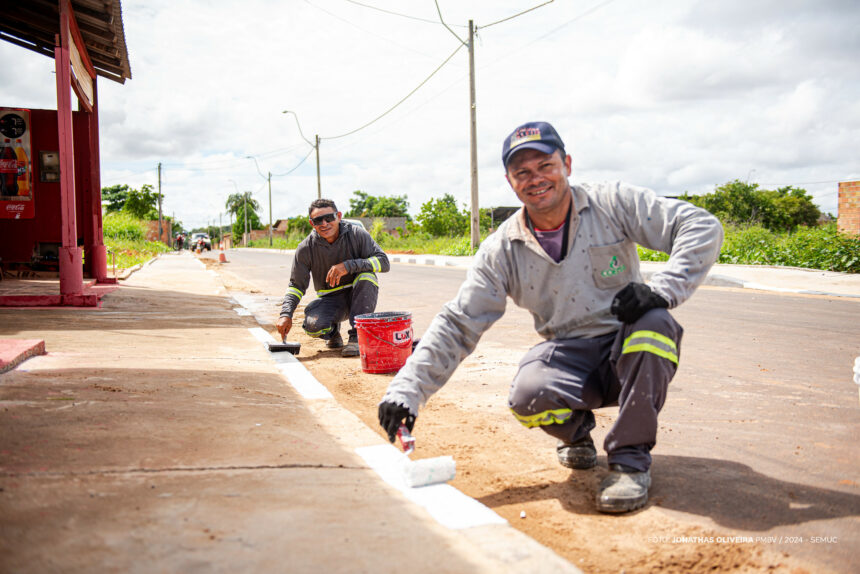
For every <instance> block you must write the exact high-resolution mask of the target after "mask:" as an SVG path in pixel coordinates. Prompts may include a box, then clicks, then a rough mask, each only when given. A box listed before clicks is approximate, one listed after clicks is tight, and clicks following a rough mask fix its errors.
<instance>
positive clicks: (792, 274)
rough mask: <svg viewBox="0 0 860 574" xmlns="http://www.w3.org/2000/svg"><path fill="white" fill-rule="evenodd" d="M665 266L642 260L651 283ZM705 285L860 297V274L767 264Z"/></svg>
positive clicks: (410, 259)
mask: <svg viewBox="0 0 860 574" xmlns="http://www.w3.org/2000/svg"><path fill="white" fill-rule="evenodd" d="M388 258H389V259H390V260H391V261H392V262H394V263H413V264H417V265H437V266H441V267H464V268H468V267H470V266H471V265H472V259H473V258H472V257H469V256H465V257H453V256H445V255H403V254H397V253H389V254H388ZM664 266H665V263H663V262H655V261H642V262H641V269H642V275H643V276H644V277H645V279H646V280H647V279H648V277H650V276H651V275H652V274H653V273H655V272H657V271H659V270H660V269H662V268H663V267H664ZM703 285H713V286H718V287H737V288H743V289H759V290H762V291H775V292H781V293H799V294H811V295H829V296H833V297H858V298H860V274H853V273H837V272H834V271H819V270H817V269H801V268H797V267H775V266H765V265H727V264H719V263H718V264H717V265H714V266H713V267H712V268H711V271H710V273H709V274H708V277H707V278H706V279H705V281H704V283H703Z"/></svg>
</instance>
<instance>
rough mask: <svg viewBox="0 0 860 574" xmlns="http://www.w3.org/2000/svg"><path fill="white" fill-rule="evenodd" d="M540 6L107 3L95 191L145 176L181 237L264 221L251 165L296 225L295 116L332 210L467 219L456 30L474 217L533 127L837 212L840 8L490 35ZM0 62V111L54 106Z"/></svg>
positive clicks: (302, 173)
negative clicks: (121, 71) (512, 146)
mask: <svg viewBox="0 0 860 574" xmlns="http://www.w3.org/2000/svg"><path fill="white" fill-rule="evenodd" d="M540 3H541V1H540V0H499V1H496V2H477V1H472V0H457V1H454V0H439V9H440V10H441V14H442V17H443V18H444V21H445V23H446V24H447V25H448V27H449V28H450V29H449V28H446V27H445V26H443V25H442V24H441V23H440V22H439V14H438V13H437V10H436V4H435V3H434V1H433V0H399V1H396V0H360V1H359V0H245V1H243V2H235V1H233V0H206V1H203V0H123V1H122V7H123V21H124V23H125V35H126V42H127V45H128V51H129V58H130V61H131V69H132V75H133V78H132V79H131V80H130V81H128V82H126V83H125V84H124V85H121V84H117V83H114V82H111V81H109V80H105V79H100V80H99V100H100V106H101V115H100V128H101V161H102V165H101V169H102V185H103V186H107V185H113V184H118V183H126V184H129V185H131V186H132V187H140V186H141V185H143V184H145V183H149V184H152V185H153V186H155V185H156V183H157V171H156V166H157V164H158V163H159V162H161V164H162V170H163V171H162V180H161V181H162V192H163V193H164V196H165V200H164V210H165V212H166V213H168V214H170V213H174V214H175V215H176V217H177V218H178V219H179V220H181V221H182V222H183V223H184V224H185V225H186V227H187V228H191V227H196V226H201V225H205V224H206V223H207V221H211V222H216V223H217V221H218V217H219V213H224V212H225V209H224V202H225V200H226V198H227V196H228V195H229V194H230V193H233V192H235V191H236V190H237V189H238V190H240V191H245V190H249V191H252V192H253V193H254V196H255V197H256V198H257V199H258V201H260V203H261V204H262V205H263V214H262V216H263V220H264V221H268V217H269V209H268V189H267V186H266V179H265V178H264V177H261V175H260V174H259V173H258V168H257V166H259V171H261V172H262V173H264V174H265V173H268V172H271V173H272V175H273V177H272V202H273V206H274V207H273V212H274V218H275V219H278V218H282V217H289V216H293V215H297V214H300V213H306V209H307V205H308V203H309V202H310V201H311V200H313V199H315V198H316V194H317V182H316V163H315V155H314V154H313V148H312V147H311V146H310V145H308V143H306V142H305V141H304V139H303V137H302V136H301V134H300V133H299V129H298V127H297V125H296V121H295V118H296V117H297V118H298V120H299V124H300V126H301V131H302V133H303V134H304V137H305V138H307V139H308V140H311V141H313V140H314V136H315V135H316V134H318V135H319V136H320V138H322V139H321V141H322V143H321V145H320V169H321V172H322V195H323V197H329V198H332V199H334V200H335V201H336V202H337V203H338V205H339V207H342V208H343V210H344V211H346V210H347V209H348V207H349V199H350V198H351V197H352V196H353V191H354V190H362V191H365V192H367V193H369V194H371V195H404V194H405V195H407V197H408V200H409V204H410V211H411V212H412V213H413V214H416V213H418V211H419V209H420V207H421V205H422V204H423V203H425V202H426V201H428V200H429V199H431V198H433V197H438V196H441V195H442V194H445V193H451V194H453V195H454V196H455V197H457V198H458V200H459V201H461V202H462V203H463V204H466V203H468V202H469V197H470V176H469V173H470V171H469V169H470V168H469V84H468V66H469V63H468V51H467V49H466V47H465V46H463V45H462V42H461V40H459V39H458V38H457V36H459V38H461V39H467V38H468V27H467V26H468V21H469V20H470V19H472V20H474V22H475V25H476V26H477V30H478V32H477V40H476V43H475V60H476V89H477V125H478V164H479V165H478V174H479V175H478V178H479V189H480V205H481V206H482V207H491V206H499V205H516V204H517V200H516V197H515V196H514V195H513V192H512V191H511V190H510V188H509V187H508V186H507V183H506V182H505V180H504V172H503V169H502V167H501V160H500V153H501V142H502V139H503V138H504V137H505V136H506V135H507V134H508V133H509V132H510V131H511V130H512V129H513V128H514V127H516V126H517V125H518V124H520V123H523V122H526V121H530V120H538V119H540V120H545V121H549V122H551V123H553V124H554V125H555V127H556V128H557V129H558V131H559V132H560V134H561V135H562V138H563V139H564V140H565V143H566V145H567V149H568V152H569V153H570V154H571V155H572V156H573V165H574V174H573V178H572V180H574V181H598V180H607V179H610V180H615V179H620V180H624V181H628V182H630V183H635V184H638V185H644V186H647V187H651V188H652V189H654V190H656V191H657V192H658V193H659V194H661V195H676V194H679V193H682V192H684V191H688V192H690V193H707V192H709V191H712V190H713V189H714V187H715V186H717V185H720V184H723V183H725V182H728V181H731V180H734V179H740V180H749V181H752V182H757V183H759V184H760V185H761V186H762V187H765V188H775V187H779V186H783V185H795V186H798V187H803V188H805V189H807V190H808V191H809V192H810V193H812V194H813V196H814V197H815V200H816V203H817V204H818V205H819V207H821V208H822V210H824V211H827V212H831V213H833V214H836V204H837V183H838V182H839V181H844V180H851V179H860V152H858V150H860V143H858V136H860V66H858V64H857V62H858V61H860V34H857V30H858V29H860V5H858V3H857V2H856V1H855V0H842V1H837V0H834V1H824V0H819V1H813V0H808V1H803V0H755V1H749V0H721V1H719V2H716V1H712V0H702V1H693V0H652V1H650V2H641V1H637V0H555V1H554V2H552V3H549V4H547V5H545V6H542V7H539V8H537V9H535V10H533V11H531V12H528V13H526V14H523V15H520V16H517V17H515V18H513V19H510V20H505V19H506V18H508V17H509V16H513V15H515V14H517V13H520V12H523V11H525V10H528V9H529V8H531V7H533V6H536V5H539V4H540ZM502 20H505V21H502ZM458 46H461V49H459V51H456V53H455V50H457V48H458ZM452 54H453V56H452ZM450 56H452V57H451V58H450V60H449V61H448V62H447V63H446V64H445V65H444V66H442V67H441V68H439V66H440V65H441V64H442V63H443V62H444V61H445V60H446V59H447V58H449V57H450ZM0 61H3V62H4V65H3V66H2V67H0V105H5V106H18V107H30V108H56V93H55V89H54V85H55V84H54V76H53V60H51V59H49V58H46V57H43V56H40V55H38V54H35V53H32V52H29V51H27V50H24V49H21V48H18V47H16V46H14V45H12V44H9V43H7V42H0ZM12 62H14V65H11V63H12ZM437 68H439V70H438V71H437V72H436V73H435V75H433V76H432V77H431V78H430V79H429V80H427V78H428V77H429V76H431V74H433V72H434V70H436V69H437ZM425 80H427V81H426V83H424V85H423V86H421V88H420V89H418V90H417V91H415V93H414V94H413V95H411V96H410V97H408V98H407V99H405V101H403V103H401V104H400V105H399V106H397V107H396V108H395V109H393V110H392V111H390V113H388V114H387V115H384V117H382V118H381V119H379V120H378V121H375V122H373V120H374V119H376V118H377V117H379V116H380V115H382V114H383V113H385V112H386V111H388V110H390V109H391V108H392V107H393V106H395V105H396V104H397V103H398V102H400V101H401V100H403V99H404V97H406V96H407V95H408V94H409V93H410V92H412V91H413V90H415V88H416V87H418V86H419V84H421V83H422V82H424V81H425ZM284 110H293V111H294V112H295V116H293V115H289V114H283V113H282V112H283V111H284ZM371 122H373V123H371ZM366 124H370V125H368V126H367V127H363V126H365V125H366ZM362 127H363V129H359V128H362ZM356 130H358V131H356ZM351 132H354V133H351ZM249 155H253V156H255V157H256V158H257V165H255V163H254V160H251V159H247V158H246V156H249ZM302 160H304V163H301V162H302ZM297 166H298V167H297ZM287 172H290V173H287ZM223 221H224V223H225V224H226V222H227V216H226V215H225V216H224V218H223Z"/></svg>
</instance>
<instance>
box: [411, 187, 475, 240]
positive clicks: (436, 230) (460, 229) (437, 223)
mask: <svg viewBox="0 0 860 574" xmlns="http://www.w3.org/2000/svg"><path fill="white" fill-rule="evenodd" d="M417 219H418V223H420V224H421V227H422V228H423V229H424V231H426V232H427V233H429V234H431V235H436V236H448V237H457V236H460V235H464V234H465V233H466V232H467V231H469V212H468V211H466V209H465V208H464V209H463V210H462V211H460V210H458V209H457V200H456V199H454V196H453V195H451V194H450V193H446V194H445V195H443V196H442V197H441V198H438V199H431V200H430V201H428V202H427V203H425V204H424V205H422V206H421V213H419V214H418V217H417Z"/></svg>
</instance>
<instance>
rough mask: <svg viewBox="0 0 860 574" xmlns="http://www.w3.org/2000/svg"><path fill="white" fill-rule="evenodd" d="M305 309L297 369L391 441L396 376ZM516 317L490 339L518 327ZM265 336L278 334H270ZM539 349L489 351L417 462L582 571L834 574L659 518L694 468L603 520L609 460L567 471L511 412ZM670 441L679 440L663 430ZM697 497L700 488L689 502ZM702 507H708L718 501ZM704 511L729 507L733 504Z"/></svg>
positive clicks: (430, 408)
mask: <svg viewBox="0 0 860 574" xmlns="http://www.w3.org/2000/svg"><path fill="white" fill-rule="evenodd" d="M204 261H205V262H207V265H208V266H209V267H210V268H212V269H216V270H218V271H219V272H221V277H222V280H223V281H224V283H225V286H226V287H227V288H228V290H234V291H243V292H246V293H257V294H259V293H260V291H259V289H256V288H255V287H254V286H253V285H251V284H249V283H246V282H244V281H243V280H241V279H239V278H238V277H236V276H235V275H233V274H231V273H229V272H227V271H225V270H224V269H223V268H219V266H218V265H217V264H216V263H214V262H211V261H206V260H204ZM511 307H513V306H511ZM303 308H304V305H301V306H300V307H299V310H298V311H297V313H296V315H295V316H294V325H296V326H297V327H296V328H294V329H293V331H292V332H291V334H290V340H292V341H299V342H301V344H302V351H301V354H300V356H299V360H300V361H301V362H302V363H303V364H304V365H305V367H307V368H308V369H309V370H310V371H311V372H312V373H313V374H314V376H315V377H316V378H317V379H318V380H319V381H320V382H321V383H322V384H323V385H325V386H326V387H327V388H328V389H329V390H330V391H331V392H332V394H334V396H335V397H336V399H337V400H338V401H339V402H340V403H341V404H342V405H343V406H345V407H346V408H347V409H349V410H350V411H352V412H353V413H355V414H356V415H357V416H358V417H359V418H360V419H361V420H362V421H363V422H364V423H365V424H367V426H368V427H370V428H371V429H374V430H375V431H376V432H378V433H379V434H380V435H381V436H382V435H384V433H383V432H382V430H381V428H380V427H379V425H378V422H377V414H376V413H377V404H378V402H379V400H380V398H381V397H382V395H383V394H384V392H385V389H386V388H387V386H388V383H389V381H390V380H391V378H392V377H393V375H379V374H367V373H364V372H363V371H362V369H361V365H360V362H359V360H358V359H345V358H342V357H341V356H340V351H333V350H329V349H326V347H325V345H324V342H322V341H319V340H314V339H311V338H309V337H307V336H305V335H304V333H302V332H301V329H300V328H299V326H300V325H301V321H302V319H303V315H302V311H303ZM278 309H279V305H277V302H272V305H271V310H270V312H269V313H268V314H267V315H268V316H267V318H268V320H269V321H270V322H271V323H274V322H275V321H276V319H277V313H278ZM511 311H512V309H511V310H509V312H508V314H507V315H506V317H504V318H503V319H502V320H500V321H499V323H498V324H497V325H496V326H494V329H496V328H500V329H505V328H513V326H512V325H513V322H512V320H511V319H510V318H509V315H511ZM508 321H511V323H510V324H508ZM270 330H271V332H272V333H273V334H274V335H276V332H275V330H274V328H273V327H271V326H270ZM344 338H345V332H344ZM538 340H539V339H538V338H537V335H535V334H534V333H533V332H531V333H526V334H523V336H522V343H521V345H520V346H519V347H517V348H507V347H505V348H502V347H501V346H494V345H492V344H490V345H488V344H485V343H484V342H482V343H481V345H479V347H478V350H477V351H476V352H475V353H474V354H472V355H471V356H470V357H468V358H467V359H466V361H464V362H463V363H462V364H461V366H460V368H459V369H458V370H457V371H456V372H455V374H454V377H453V378H452V379H451V380H450V381H449V383H448V384H447V385H446V386H445V387H444V388H443V389H442V390H441V391H440V392H439V393H437V394H436V395H434V396H433V397H432V398H431V399H430V400H429V402H428V404H427V406H426V407H425V408H424V409H423V410H422V412H421V414H420V416H419V417H418V419H417V422H416V427H415V429H414V435H415V436H416V439H417V448H416V451H415V453H414V454H413V455H412V456H413V459H421V458H429V457H435V456H442V455H451V456H453V457H454V459H455V460H456V463H457V476H456V478H455V479H454V480H453V481H452V482H451V485H452V486H454V487H456V488H458V489H459V490H461V491H462V492H464V493H466V494H467V495H469V496H471V497H473V498H475V499H477V500H478V501H480V502H482V503H483V504H485V505H487V506H489V507H490V508H492V509H493V510H494V511H495V512H497V513H498V514H500V515H501V516H503V517H504V518H505V519H507V520H508V521H509V522H510V524H511V525H513V526H514V527H515V528H517V529H519V530H521V531H522V532H525V533H526V534H528V535H529V536H531V537H532V538H534V539H535V540H537V541H539V542H541V543H542V544H544V545H546V546H548V547H550V548H552V549H553V550H554V551H555V552H557V553H558V554H560V555H561V556H563V557H565V558H566V559H568V560H569V561H570V562H571V563H573V564H575V565H576V566H578V567H579V568H581V569H582V570H583V571H584V572H589V573H610V572H612V573H618V572H626V573H635V572H665V573H682V572H684V573H686V572H751V573H760V572H775V573H791V574H803V573H812V572H816V573H818V572H830V571H831V570H827V569H826V568H823V567H822V566H821V565H820V564H809V563H806V562H804V561H803V560H801V559H799V558H798V557H795V556H792V555H790V554H789V553H787V552H784V551H782V550H781V549H775V548H774V546H775V544H769V543H768V541H767V540H765V541H762V540H756V537H757V536H758V535H760V534H761V533H758V534H756V533H750V532H743V531H737V530H733V529H730V528H726V529H715V528H713V523H710V522H709V521H708V520H707V519H706V518H704V517H702V516H694V515H691V514H687V513H685V514H684V516H683V517H681V516H680V512H679V511H677V510H675V509H674V508H672V509H668V508H663V507H661V501H662V499H664V497H666V496H667V494H668V493H670V492H671V493H672V494H673V496H676V495H677V494H678V493H677V491H676V492H673V489H677V488H688V486H687V485H689V484H694V483H695V482H696V481H697V479H698V477H699V476H700V474H699V473H701V472H702V471H703V470H704V468H703V467H702V466H698V467H697V466H696V465H695V464H685V463H687V462H688V461H687V459H684V462H680V463H679V464H678V465H674V466H673V467H672V468H671V471H669V470H667V469H666V465H655V467H654V468H653V469H652V473H653V482H654V486H653V487H652V488H651V501H650V502H649V504H648V506H647V507H646V508H644V509H642V510H641V511H637V512H634V513H630V514H627V515H622V516H612V515H604V514H601V513H598V512H597V511H596V510H595V507H594V496H595V492H596V489H597V486H598V484H599V483H600V481H601V479H602V478H603V477H604V476H605V475H606V473H607V470H606V458H605V455H601V456H600V457H599V460H598V466H597V467H596V468H594V469H590V470H587V471H571V470H569V469H566V468H563V467H561V466H560V465H559V464H558V462H557V460H556V455H555V448H554V447H555V440H554V439H552V438H551V437H549V436H547V435H545V434H544V433H542V432H540V431H539V430H537V429H532V430H527V429H524V428H523V427H522V426H521V425H519V423H517V422H516V420H515V419H514V418H513V417H512V416H511V415H510V412H509V410H508V409H507V406H506V405H507V391H508V385H509V382H510V381H511V379H512V378H513V375H514V374H515V372H516V368H517V364H518V361H519V358H520V357H521V356H522V355H523V354H524V353H525V352H526V350H527V349H528V348H530V347H531V346H532V345H534V344H535V343H536V342H538ZM615 411H616V409H612V408H610V409H602V410H600V411H597V412H596V413H595V415H596V418H597V428H596V429H595V431H594V432H593V433H592V435H593V437H594V439H595V443H596V444H597V445H601V444H602V441H603V438H604V436H605V434H606V432H607V431H608V429H609V427H610V426H611V424H612V421H613V420H614V418H615ZM476 417H478V419H479V422H477V424H476ZM663 432H672V429H671V428H661V433H663ZM598 452H601V449H600V448H599V449H598ZM666 458H670V459H671V457H666ZM681 458H682V457H679V460H680V459H681ZM512 463H514V464H512ZM685 466H687V467H688V468H685ZM661 469H662V470H661ZM702 494H703V493H701V492H700V491H698V490H696V489H695V488H694V489H692V491H691V492H690V493H689V494H687V496H692V497H695V496H699V495H702ZM704 496H710V497H711V498H713V494H707V493H705V494H704ZM709 503H715V504H725V505H732V504H736V501H733V500H722V501H720V500H716V501H715V500H710V501H709ZM523 512H524V513H525V517H524V518H523V517H522V513H523Z"/></svg>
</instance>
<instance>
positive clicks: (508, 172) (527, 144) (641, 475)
mask: <svg viewBox="0 0 860 574" xmlns="http://www.w3.org/2000/svg"><path fill="white" fill-rule="evenodd" d="M502 163H503V165H504V167H505V177H506V178H507V180H508V183H509V184H510V185H511V187H512V188H513V190H514V193H515V194H516V195H517V197H518V198H519V200H520V201H521V202H522V203H523V207H522V209H520V210H519V211H517V213H516V214H514V215H513V216H512V217H510V218H509V219H508V220H507V221H505V222H504V223H503V224H502V225H500V226H499V229H498V230H497V231H496V233H494V234H493V235H490V236H489V237H488V238H487V239H486V240H485V241H484V242H483V244H482V245H481V247H480V249H479V250H478V253H477V254H476V256H475V260H474V263H473V264H472V267H471V268H470V269H469V272H468V274H467V276H466V280H465V282H464V283H463V284H462V285H461V286H460V290H459V293H458V294H457V296H456V298H454V300H452V301H451V302H449V303H447V304H446V305H445V306H444V308H443V309H442V311H441V312H440V313H439V314H438V315H437V316H436V318H435V319H434V320H433V322H432V324H431V325H430V327H429V329H428V330H427V332H426V333H425V334H424V336H423V337H422V338H421V341H420V343H419V344H418V346H417V348H416V350H415V352H414V353H413V354H412V356H411V357H410V358H409V360H408V361H407V362H406V364H405V365H404V367H403V368H402V369H401V370H400V372H398V373H397V375H396V376H395V377H394V379H393V380H392V381H391V383H390V385H389V387H388V391H387V392H386V394H385V396H384V397H383V399H382V401H381V402H380V404H379V421H380V424H381V425H382V427H383V428H384V429H385V430H386V432H387V433H388V438H389V440H391V441H392V442H393V440H394V437H395V433H396V432H397V429H398V427H399V425H400V424H401V423H403V422H404V421H405V424H406V426H407V427H408V428H410V429H411V428H412V425H413V424H414V422H415V417H416V416H417V415H418V409H419V407H421V406H423V405H424V403H425V402H426V401H427V399H428V398H429V397H430V396H431V395H432V394H433V393H435V392H436V391H438V390H439V389H440V388H441V387H442V385H444V384H445V382H446V381H447V380H448V379H449V378H450V377H451V375H452V373H453V372H454V369H456V367H457V365H458V364H459V363H460V362H461V361H462V360H463V359H464V358H465V357H466V356H467V355H469V354H470V353H471V352H472V351H473V350H474V349H475V345H476V344H477V343H478V339H479V338H480V337H481V334H482V333H483V332H484V331H486V330H487V329H489V328H490V326H491V325H492V324H493V323H495V322H496V320H498V319H499V318H500V317H501V316H502V315H503V314H504V312H505V302H506V298H507V297H510V298H511V299H513V301H514V303H516V304H517V305H519V306H520V307H523V308H525V309H527V310H528V311H530V312H531V314H532V316H533V317H534V324H535V329H536V330H537V332H538V333H539V334H540V335H541V336H542V337H543V338H544V339H545V341H543V342H542V343H539V344H538V345H536V346H535V347H533V348H532V349H531V350H530V351H528V352H527V353H526V354H525V356H524V357H523V359H522V360H521V362H520V365H519V370H518V372H517V374H516V376H515V377H514V380H513V383H512V385H511V389H510V394H509V397H508V406H509V407H510V409H511V411H512V412H513V415H514V417H516V419H517V420H518V421H520V423H522V424H523V426H525V427H527V428H534V427H538V428H540V429H541V430H543V431H544V432H546V433H548V434H549V435H551V436H553V437H555V438H557V439H558V441H559V442H558V445H557V447H556V451H557V455H558V460H559V463H560V464H562V465H563V466H565V467H568V468H572V469H589V468H592V467H594V466H595V465H596V464H597V450H596V448H595V446H594V442H593V441H592V439H591V435H590V432H591V430H593V429H594V427H595V420H594V414H593V412H592V411H593V410H594V409H597V408H600V407H607V406H613V405H618V406H619V407H620V409H619V412H618V417H617V419H616V421H615V424H614V425H613V426H612V428H611V429H609V432H608V433H607V435H606V440H605V441H604V443H603V447H604V449H605V450H606V452H607V455H608V456H607V460H608V464H609V473H608V475H607V476H606V478H605V479H604V480H603V481H602V483H601V484H600V487H599V491H598V493H597V501H596V503H597V508H598V510H600V511H602V512H611V513H620V512H627V511H630V510H635V509H636V508H639V507H641V506H643V505H644V504H645V503H646V502H647V501H648V488H649V487H650V485H651V475H650V467H651V454H650V451H651V449H652V448H653V447H654V445H655V444H656V440H657V415H658V413H659V412H660V409H661V408H662V407H663V402H664V401H665V399H666V391H667V388H668V385H669V381H670V380H671V379H672V377H673V376H674V375H675V372H676V370H677V368H678V360H679V356H680V345H681V335H682V332H683V330H682V329H681V326H680V325H678V323H677V322H675V320H674V319H673V318H672V315H671V314H670V313H669V312H668V310H667V309H670V308H674V307H677V306H678V305H680V304H681V303H683V302H684V301H685V300H686V299H688V298H689V297H690V296H691V295H692V294H693V291H694V290H695V289H696V287H698V285H699V284H700V283H701V282H702V281H703V280H704V278H705V276H706V275H707V272H708V269H709V268H710V267H711V265H712V264H713V263H714V262H715V261H716V259H717V256H718V255H719V252H720V244H721V242H722V237H723V232H722V227H721V226H720V222H719V221H718V220H717V219H716V218H715V217H714V216H712V215H711V214H709V213H708V212H707V211H705V210H703V209H700V208H698V207H695V206H693V205H692V204H690V203H687V202H685V201H678V200H674V199H667V198H663V197H658V196H657V195H656V194H655V193H654V192H653V191H651V190H648V189H644V188H641V187H634V186H631V185H626V184H623V183H620V182H616V183H605V184H597V185H588V184H577V185H572V186H571V185H570V184H569V183H568V177H570V175H571V158H570V156H569V155H567V153H566V152H565V148H564V143H563V142H562V140H561V138H560V137H559V135H558V133H557V132H556V131H555V129H554V128H553V127H552V126H551V125H550V124H548V123H545V122H530V123H527V124H524V125H522V126H520V127H518V128H517V129H515V130H514V131H513V133H511V134H510V135H509V136H508V137H507V138H505V140H504V142H503V144H502ZM637 243H638V244H640V245H643V246H645V247H648V248H650V249H656V250H659V251H663V252H666V253H669V254H670V257H669V262H668V264H667V265H666V267H665V268H664V269H663V270H662V271H659V272H657V273H655V274H654V275H653V276H652V277H651V279H650V282H649V284H645V283H643V280H642V275H641V273H640V271H639V258H638V255H637V252H636V244H637ZM479 418H480V413H478V412H476V413H475V419H474V420H473V421H472V424H475V425H478V424H480V420H479ZM499 456H504V453H503V452H499ZM511 463H512V464H514V463H515V461H511Z"/></svg>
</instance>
